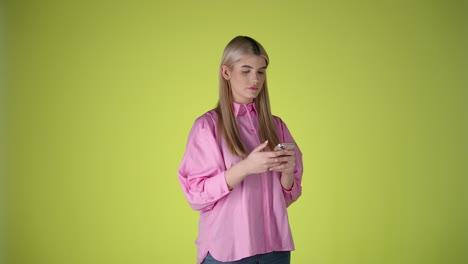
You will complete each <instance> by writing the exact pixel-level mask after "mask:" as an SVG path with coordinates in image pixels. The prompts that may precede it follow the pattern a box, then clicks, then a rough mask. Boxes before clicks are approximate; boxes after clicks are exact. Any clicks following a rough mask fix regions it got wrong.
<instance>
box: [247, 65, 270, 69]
mask: <svg viewBox="0 0 468 264" xmlns="http://www.w3.org/2000/svg"><path fill="white" fill-rule="evenodd" d="M241 68H249V69H253V67H252V66H250V65H242V66H241ZM266 68H267V66H263V67H261V68H259V70H261V69H266Z"/></svg>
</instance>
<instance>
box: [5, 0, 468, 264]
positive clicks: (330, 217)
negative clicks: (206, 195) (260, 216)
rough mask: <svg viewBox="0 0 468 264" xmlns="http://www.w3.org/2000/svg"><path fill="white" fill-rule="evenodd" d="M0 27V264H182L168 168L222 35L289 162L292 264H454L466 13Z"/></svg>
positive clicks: (184, 257)
mask: <svg viewBox="0 0 468 264" xmlns="http://www.w3.org/2000/svg"><path fill="white" fill-rule="evenodd" d="M286 2H287V4H286ZM0 7H1V9H2V11H1V14H2V24H3V27H4V29H3V30H2V32H3V33H2V34H3V35H4V36H2V39H3V40H4V43H3V44H2V45H3V46H4V49H3V51H2V58H5V60H3V59H2V64H4V66H5V67H4V70H5V72H4V74H3V76H4V77H6V79H4V78H3V77H2V84H3V88H2V107H1V108H2V115H1V116H2V119H3V121H2V122H3V125H2V127H3V128H4V134H5V135H4V137H3V142H2V151H4V152H5V154H6V155H5V156H4V158H2V159H3V161H2V163H3V164H4V165H5V167H2V176H3V177H2V180H1V182H0V184H1V189H0V190H1V199H0V201H3V202H2V206H3V208H4V209H2V212H1V215H2V222H3V228H2V231H3V233H0V234H2V240H3V244H4V249H3V250H1V251H0V256H1V259H0V261H2V262H3V263H7V264H29V263H31V264H33V263H34V264H65V263H66V264H78V263H79V264H94V263H96V264H97V263H99V264H102V263H113V264H117V263H122V264H123V263H125V264H128V263H138V264H146V263H147V264H149V263H195V254H196V248H195V245H194V243H193V241H194V240H195V237H196V234H197V219H198V214H197V212H195V211H192V210H191V209H190V207H189V206H188V204H187V202H186V200H185V198H184V196H183V194H182V191H181V189H180V186H179V183H178V181H177V168H178V165H179V162H180V160H181V158H182V155H183V151H184V149H185V143H186V139H187V136H188V132H189V129H190V127H191V126H192V123H193V120H194V119H195V118H196V117H197V116H199V115H201V114H203V113H204V112H205V111H207V110H209V109H211V108H212V107H214V105H215V103H216V101H217V95H218V87H217V85H218V80H217V78H218V75H217V71H218V66H219V65H218V64H219V61H220V59H221V54H222V50H223V48H224V47H225V45H226V44H227V42H228V41H229V40H230V39H232V38H233V37H234V36H236V35H248V36H251V37H253V38H255V39H257V40H258V41H259V42H260V43H262V44H263V45H264V46H265V48H266V49H267V51H268V53H269V55H270V58H271V64H270V67H269V69H268V82H269V86H270V87H269V88H270V94H271V103H272V110H273V112H274V114H276V115H279V116H280V117H282V118H283V120H284V121H285V122H286V123H287V124H288V126H289V128H290V130H291V132H292V133H293V135H294V137H295V138H296V140H297V142H298V144H299V145H300V147H301V149H302V151H303V154H304V166H305V170H304V176H303V178H304V180H303V196H302V197H301V198H300V199H299V201H298V202H297V203H295V204H293V205H292V206H291V207H290V209H289V213H290V222H291V226H292V230H293V235H294V238H295V242H296V249H297V250H296V251H295V252H294V253H293V254H292V260H293V262H292V263H321V264H331V263H336V264H354V263H355V264H365V263H369V264H371V263H372V264H374V263H379V264H384V263H389V264H390V263H392V264H393V263H398V264H417V263H421V264H431V263H444V264H445V263H450V264H452V263H460V264H461V263H468V253H467V251H466V249H467V247H468V225H467V223H468V217H467V215H468V199H467V198H468V197H467V187H468V185H467V175H468V168H467V165H466V161H467V155H468V153H467V152H468V151H467V150H468V145H467V136H466V135H467V133H468V109H467V108H468V107H467V99H468V94H467V88H468V80H467V76H468V74H467V73H468V66H467V62H468V56H467V47H468V39H467V35H468V34H467V33H468V32H467V24H468V23H467V22H468V21H467V17H468V16H467V14H468V9H467V5H466V1H455V0H453V1H447V0H445V1H444V0H433V1H425V0H424V1H423V0H420V1H418V0H415V1H411V0H404V1H403V0H396V1H390V0H388V1H375V0H374V1H371V0H368V1H338V0H332V1H325V0H320V1H243V0H242V1H241V0H239V1H164V2H162V1H141V0H136V1H95V0H93V1H90V0H85V1H58V0H43V1H32V0H24V1H16V0H15V1H13V0H6V1H3V2H2V3H1V4H0ZM2 166H3V165H2ZM0 208H2V207H0Z"/></svg>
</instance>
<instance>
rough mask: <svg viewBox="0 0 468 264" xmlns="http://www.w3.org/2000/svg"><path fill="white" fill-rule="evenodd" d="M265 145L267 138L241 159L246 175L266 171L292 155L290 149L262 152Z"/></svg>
mask: <svg viewBox="0 0 468 264" xmlns="http://www.w3.org/2000/svg"><path fill="white" fill-rule="evenodd" d="M267 146H268V140H267V141H265V142H263V143H262V144H260V145H259V146H258V147H256V148H255V149H254V150H252V152H250V154H249V155H248V156H247V158H246V159H244V160H243V161H242V162H243V166H244V169H245V172H246V174H247V175H249V174H254V173H262V172H265V171H268V170H269V169H270V168H273V167H276V166H278V165H280V164H281V163H283V162H287V161H289V159H290V158H289V157H288V156H292V155H294V151H292V150H280V151H266V152H263V151H262V150H263V149H265V148H266V147H267Z"/></svg>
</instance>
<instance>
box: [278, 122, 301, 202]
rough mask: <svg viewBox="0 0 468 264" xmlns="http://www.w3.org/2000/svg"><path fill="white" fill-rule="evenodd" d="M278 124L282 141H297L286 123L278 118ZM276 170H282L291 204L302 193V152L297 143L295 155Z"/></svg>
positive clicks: (284, 187)
mask: <svg viewBox="0 0 468 264" xmlns="http://www.w3.org/2000/svg"><path fill="white" fill-rule="evenodd" d="M275 121H276V125H277V128H278V132H279V136H280V139H281V141H282V142H295V140H294V138H293V137H292V135H291V133H290V132H289V130H288V128H287V126H286V124H285V123H284V122H283V121H282V120H281V119H279V118H276V120H275ZM274 170H279V171H281V185H282V186H283V195H284V199H285V201H286V205H287V206H289V205H291V204H292V203H293V202H294V201H296V200H297V199H298V198H299V196H301V194H302V185H301V182H302V171H303V167H302V153H301V150H300V149H299V147H298V146H297V145H296V149H295V150H294V155H293V156H292V157H291V158H290V159H288V160H287V162H286V164H282V165H280V166H278V167H275V168H274Z"/></svg>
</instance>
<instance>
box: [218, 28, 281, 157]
mask: <svg viewBox="0 0 468 264" xmlns="http://www.w3.org/2000/svg"><path fill="white" fill-rule="evenodd" d="M248 55H257V56H261V57H263V58H265V61H266V66H268V64H269V58H268V54H267V53H266V51H265V49H264V48H263V46H262V45H261V44H260V43H258V42H257V41H255V40H254V39H252V38H250V37H246V36H237V37H235V38H234V39H232V40H231V41H230V42H229V43H228V45H227V46H226V48H225V49H224V52H223V57H222V59H221V66H220V71H219V101H218V105H217V107H216V111H217V113H218V117H219V118H218V131H219V132H220V134H221V135H223V137H224V139H225V140H226V144H227V146H228V148H229V151H230V152H231V153H232V154H234V155H237V156H241V157H245V156H246V155H247V154H248V153H246V149H245V146H244V144H242V140H241V138H240V134H239V129H238V127H237V122H236V118H235V117H234V113H233V111H232V103H233V102H234V98H233V95H232V90H231V85H230V82H229V81H228V80H226V79H224V77H223V76H222V73H221V71H222V70H221V68H222V66H223V65H226V66H228V67H229V68H232V67H233V65H234V63H236V62H238V61H239V60H241V58H242V57H244V56H248ZM254 103H255V107H256V109H257V112H258V123H259V127H260V131H259V136H260V141H261V142H265V140H268V147H269V148H270V149H271V150H272V149H273V148H274V147H275V146H276V145H277V144H278V143H280V142H279V138H278V134H277V133H276V127H275V124H274V121H273V116H272V115H271V109H270V99H269V97H268V88H267V81H266V79H265V82H264V83H263V87H262V89H261V90H260V93H259V94H258V96H257V97H256V98H255V99H254Z"/></svg>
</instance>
